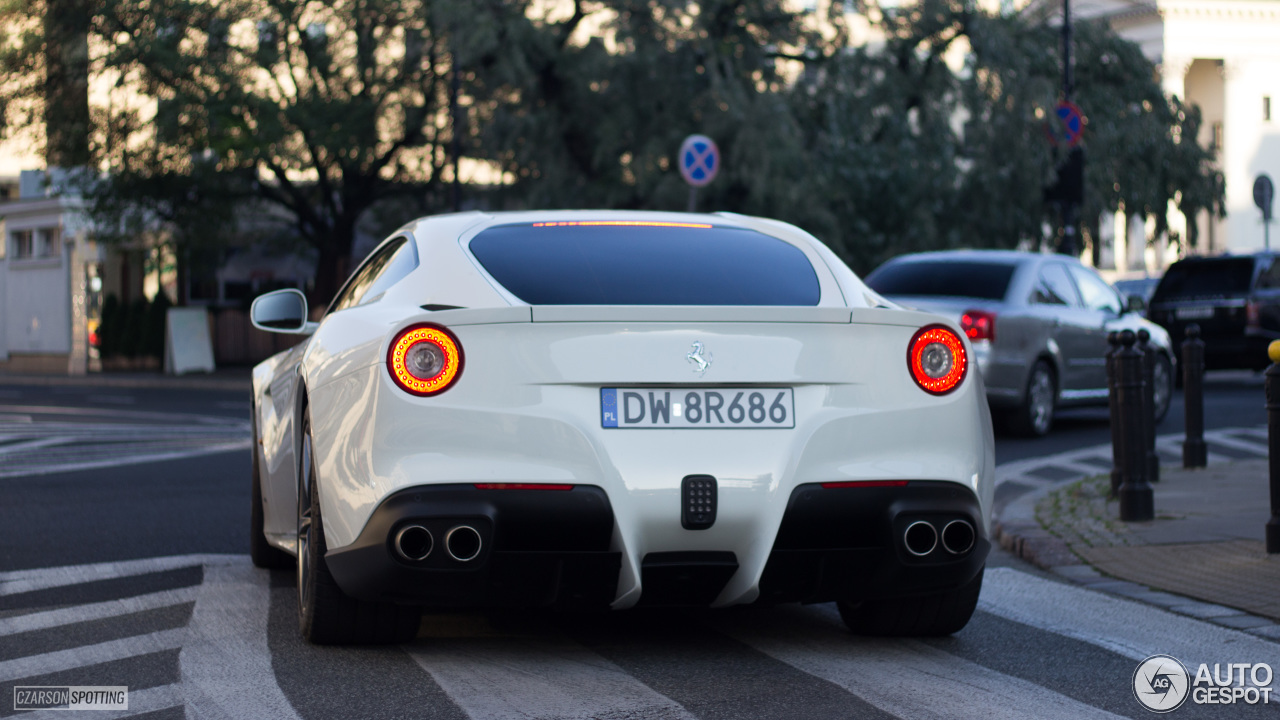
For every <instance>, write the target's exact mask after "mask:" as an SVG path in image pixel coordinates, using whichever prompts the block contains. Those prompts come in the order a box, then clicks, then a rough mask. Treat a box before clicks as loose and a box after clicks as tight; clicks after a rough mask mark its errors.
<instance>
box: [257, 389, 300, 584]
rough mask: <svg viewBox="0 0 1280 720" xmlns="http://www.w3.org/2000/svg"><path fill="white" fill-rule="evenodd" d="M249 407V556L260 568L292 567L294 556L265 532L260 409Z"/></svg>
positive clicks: (277, 568)
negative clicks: (251, 432)
mask: <svg viewBox="0 0 1280 720" xmlns="http://www.w3.org/2000/svg"><path fill="white" fill-rule="evenodd" d="M249 407H250V412H251V413H253V417H252V420H251V421H250V422H251V423H252V427H253V445H252V446H251V448H250V452H249V458H250V461H251V462H252V463H253V469H252V470H251V471H250V474H251V475H252V477H253V483H252V485H253V487H252V489H251V490H250V494H251V496H252V497H251V498H250V507H249V557H250V559H252V560H253V564H254V565H256V566H258V567H260V568H268V569H271V570H279V569H283V568H290V567H293V557H292V556H290V555H289V553H287V552H285V551H283V550H281V549H279V548H277V547H275V546H274V545H272V544H271V543H269V542H267V536H266V535H265V534H264V533H263V527H264V526H265V520H264V515H263V512H262V477H261V475H260V474H259V473H260V470H259V469H258V410H257V408H256V407H254V406H253V405H252V404H250V406H249Z"/></svg>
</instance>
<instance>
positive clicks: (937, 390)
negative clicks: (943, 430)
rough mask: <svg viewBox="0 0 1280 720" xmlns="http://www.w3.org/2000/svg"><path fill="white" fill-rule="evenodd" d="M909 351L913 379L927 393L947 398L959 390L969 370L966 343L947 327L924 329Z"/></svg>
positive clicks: (933, 326) (914, 339)
mask: <svg viewBox="0 0 1280 720" xmlns="http://www.w3.org/2000/svg"><path fill="white" fill-rule="evenodd" d="M907 348H908V349H907V367H908V368H909V369H910V370H911V378H912V379H913V380H915V381H916V384H917V385H919V386H920V388H921V389H922V390H924V391H925V392H927V393H932V394H934V395H945V394H946V393H949V392H951V391H952V390H955V389H956V388H957V387H959V386H960V382H961V381H962V380H964V376H965V373H966V372H968V370H969V357H968V355H966V354H965V351H964V343H963V342H961V341H960V336H959V335H957V334H955V333H954V332H952V331H951V329H950V328H948V327H946V326H944V325H930V326H928V327H923V328H920V330H919V331H917V332H916V334H915V335H913V336H912V337H911V344H910V345H908V346H907Z"/></svg>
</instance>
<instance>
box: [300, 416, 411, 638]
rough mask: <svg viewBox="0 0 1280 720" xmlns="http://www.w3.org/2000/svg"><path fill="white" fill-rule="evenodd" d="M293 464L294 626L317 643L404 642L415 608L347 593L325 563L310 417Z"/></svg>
mask: <svg viewBox="0 0 1280 720" xmlns="http://www.w3.org/2000/svg"><path fill="white" fill-rule="evenodd" d="M302 433H303V435H302V448H301V453H300V457H299V463H298V470H299V472H298V629H299V630H300V631H301V633H302V637H303V639H305V640H307V641H308V642H312V643H315V644H317V645H357V644H387V643H403V642H408V641H410V640H412V639H413V638H414V636H415V635H417V634H418V624H419V622H420V620H421V617H422V611H421V609H420V608H417V607H413V606H409V605H395V604H392V603H376V602H367V601H363V600H356V599H355V598H352V597H349V596H348V595H347V594H346V593H344V592H342V589H341V588H339V587H338V584H337V582H335V581H334V579H333V575H331V574H330V573H329V566H328V564H327V563H326V562H325V559H324V555H325V549H326V548H325V542H324V521H323V519H322V518H321V517H320V494H319V491H318V488H317V486H316V483H315V460H314V458H313V457H312V452H311V449H312V444H311V419H310V417H309V416H307V417H306V418H305V419H304V421H303V425H302Z"/></svg>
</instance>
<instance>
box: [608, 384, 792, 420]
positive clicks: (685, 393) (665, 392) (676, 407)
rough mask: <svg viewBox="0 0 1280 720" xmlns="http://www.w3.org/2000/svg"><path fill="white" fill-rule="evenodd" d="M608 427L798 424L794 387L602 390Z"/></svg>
mask: <svg viewBox="0 0 1280 720" xmlns="http://www.w3.org/2000/svg"><path fill="white" fill-rule="evenodd" d="M600 425H601V427H607V428H794V427H795V426H796V420H795V398H794V397H793V396H792V393H791V388H759V387H756V388H723V387H722V388H698V389H691V388H600Z"/></svg>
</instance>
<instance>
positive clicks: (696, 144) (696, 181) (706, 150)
mask: <svg viewBox="0 0 1280 720" xmlns="http://www.w3.org/2000/svg"><path fill="white" fill-rule="evenodd" d="M678 164H679V166H680V176H681V177H683V178H684V181H685V182H687V183H689V184H690V185H692V186H694V187H702V186H703V185H706V184H707V183H709V182H711V181H712V180H714V179H715V178H716V173H717V172H719V170H720V148H718V147H716V143H715V141H714V140H712V139H711V138H709V137H707V136H706V135H690V136H689V137H687V138H685V139H684V142H683V143H681V144H680V155H679V162H678Z"/></svg>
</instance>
